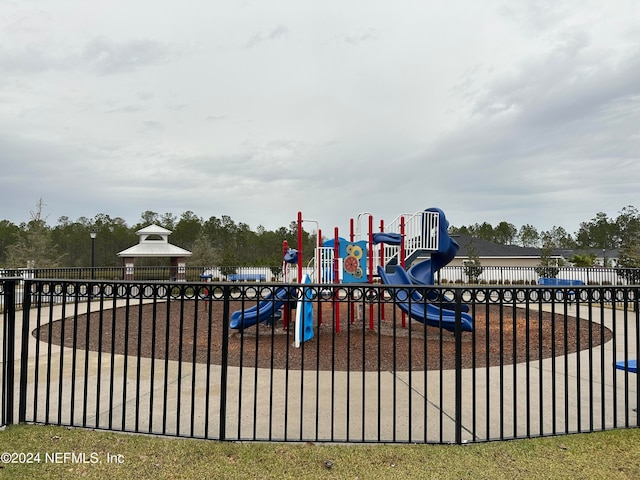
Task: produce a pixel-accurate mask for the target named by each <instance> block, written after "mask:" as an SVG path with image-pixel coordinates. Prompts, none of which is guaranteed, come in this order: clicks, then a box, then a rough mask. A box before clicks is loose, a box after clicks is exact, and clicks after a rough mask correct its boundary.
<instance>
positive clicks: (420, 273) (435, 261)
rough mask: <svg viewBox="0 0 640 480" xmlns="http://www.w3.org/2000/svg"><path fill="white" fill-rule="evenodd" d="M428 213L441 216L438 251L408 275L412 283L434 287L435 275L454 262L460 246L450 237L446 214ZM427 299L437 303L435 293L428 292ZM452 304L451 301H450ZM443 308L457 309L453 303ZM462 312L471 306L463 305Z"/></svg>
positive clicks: (412, 269)
mask: <svg viewBox="0 0 640 480" xmlns="http://www.w3.org/2000/svg"><path fill="white" fill-rule="evenodd" d="M426 211H427V212H438V213H439V214H440V222H439V223H440V228H439V231H438V235H439V242H438V250H437V251H436V252H433V253H432V254H431V258H430V259H428V260H423V261H421V262H418V263H416V264H414V265H413V266H412V267H411V268H410V269H409V270H408V271H407V274H408V275H409V278H410V279H411V283H414V284H417V285H433V284H434V283H435V274H436V272H437V271H438V270H440V269H441V268H442V267H444V266H446V265H448V264H449V262H451V260H453V259H454V258H455V256H456V254H457V253H458V249H459V248H460V246H459V245H458V243H457V242H456V241H455V240H454V239H453V238H451V237H450V236H449V222H448V221H447V219H446V217H445V216H444V212H443V211H442V210H440V209H439V208H428V209H427V210H426ZM427 298H428V299H429V300H432V301H435V300H436V299H437V294H436V293H435V292H433V291H431V292H427ZM449 302H451V300H449ZM441 307H442V308H444V309H447V310H453V309H455V305H454V304H452V303H449V304H441ZM462 311H463V312H468V311H469V305H462Z"/></svg>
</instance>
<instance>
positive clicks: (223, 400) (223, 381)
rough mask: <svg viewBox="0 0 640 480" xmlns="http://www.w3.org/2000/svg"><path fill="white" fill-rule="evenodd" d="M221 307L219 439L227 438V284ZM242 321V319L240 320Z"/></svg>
mask: <svg viewBox="0 0 640 480" xmlns="http://www.w3.org/2000/svg"><path fill="white" fill-rule="evenodd" d="M222 288H223V298H224V300H223V307H222V338H221V339H220V341H221V342H222V349H221V350H222V352H221V353H222V358H221V359H220V432H219V437H220V438H219V440H220V441H223V440H226V438H227V431H226V430H227V381H228V380H227V374H228V368H229V319H230V305H229V302H230V301H231V288H230V286H229V285H224V286H223V287H222ZM242 321H243V322H244V319H243V320H242Z"/></svg>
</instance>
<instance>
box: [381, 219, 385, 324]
mask: <svg viewBox="0 0 640 480" xmlns="http://www.w3.org/2000/svg"><path fill="white" fill-rule="evenodd" d="M383 232H384V220H382V219H380V233H383ZM384 260H385V259H384V243H381V244H380V266H381V267H382V268H384ZM380 319H381V320H384V303H383V304H382V308H381V309H380Z"/></svg>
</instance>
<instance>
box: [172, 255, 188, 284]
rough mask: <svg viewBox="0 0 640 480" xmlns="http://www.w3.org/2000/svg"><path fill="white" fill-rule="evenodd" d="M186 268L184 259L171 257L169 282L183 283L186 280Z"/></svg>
mask: <svg viewBox="0 0 640 480" xmlns="http://www.w3.org/2000/svg"><path fill="white" fill-rule="evenodd" d="M186 266H187V262H186V260H185V257H171V268H170V269H169V271H170V273H169V276H170V277H171V280H174V281H177V282H184V281H185V280H186V275H185V271H186Z"/></svg>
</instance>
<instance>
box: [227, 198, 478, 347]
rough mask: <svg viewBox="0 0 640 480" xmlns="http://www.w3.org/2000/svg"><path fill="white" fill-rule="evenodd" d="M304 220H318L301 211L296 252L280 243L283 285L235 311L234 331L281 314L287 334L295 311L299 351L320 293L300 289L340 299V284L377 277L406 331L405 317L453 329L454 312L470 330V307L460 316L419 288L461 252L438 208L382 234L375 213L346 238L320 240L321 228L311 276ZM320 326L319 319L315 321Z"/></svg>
mask: <svg viewBox="0 0 640 480" xmlns="http://www.w3.org/2000/svg"><path fill="white" fill-rule="evenodd" d="M363 217H367V218H368V232H367V235H366V238H363V237H365V236H364V235H363V233H362V228H361V227H362V226H361V220H362V219H363ZM305 221H306V222H313V223H316V225H317V222H316V221H314V220H304V219H303V217H302V213H301V212H298V219H297V225H298V245H297V249H294V248H291V247H290V246H289V244H288V243H287V241H286V240H285V241H284V242H283V279H284V282H283V285H282V286H281V287H278V288H277V289H276V290H275V291H273V292H270V293H269V294H267V295H266V296H265V297H264V298H263V299H262V300H261V301H260V302H259V303H258V304H257V305H255V306H253V307H251V308H248V309H244V310H238V311H236V312H234V313H233V314H232V317H231V322H230V328H232V329H238V330H242V329H244V328H247V327H250V326H254V325H256V324H257V323H261V322H266V321H274V320H276V319H279V318H281V317H282V319H283V327H284V328H285V329H286V328H287V327H288V324H289V322H290V320H291V309H292V308H295V309H296V330H295V332H296V334H295V343H296V346H299V345H300V343H302V342H304V341H307V340H309V339H310V338H312V337H313V327H312V325H313V309H312V308H311V301H310V300H312V299H313V295H315V294H316V293H317V288H316V289H315V290H314V289H313V288H311V287H303V288H300V287H297V286H295V285H296V284H298V283H304V284H309V283H311V282H312V281H313V282H314V283H315V284H316V285H332V286H333V287H331V288H332V289H333V290H331V289H329V290H328V291H329V296H335V295H336V294H337V292H336V287H335V285H337V284H340V283H348V284H354V283H369V284H373V283H374V282H376V281H378V280H379V281H381V282H382V283H384V284H385V285H389V286H390V288H389V290H388V294H389V295H390V296H391V297H392V298H393V299H394V301H395V304H396V305H397V306H398V307H399V308H400V310H401V311H402V312H403V317H402V323H403V327H405V326H406V323H405V315H408V316H409V317H410V318H412V319H414V320H416V321H418V322H421V323H426V324H427V325H430V326H434V327H439V328H442V329H445V330H448V331H451V332H454V331H455V328H456V315H459V316H461V329H462V331H471V330H472V329H473V319H472V318H471V315H470V314H469V313H468V309H467V308H466V306H465V305H460V306H459V307H458V308H459V310H460V311H459V312H458V313H456V311H455V310H456V306H455V304H454V303H453V302H452V301H451V299H444V300H445V301H442V299H438V298H437V297H438V295H437V294H436V292H435V291H429V290H428V289H425V288H422V287H424V286H428V285H434V283H435V276H436V274H437V272H438V271H439V270H440V269H441V268H442V267H444V266H445V265H447V264H448V263H449V262H451V260H452V259H453V258H454V257H455V255H456V253H457V251H458V244H457V243H456V242H455V240H453V239H452V238H451V237H450V236H449V234H448V227H449V222H448V221H447V219H446V217H445V214H444V212H443V211H442V210H440V209H439V208H428V209H426V210H424V211H419V212H416V213H414V214H408V215H399V216H398V217H397V218H396V219H395V220H393V221H392V222H391V223H390V224H389V225H388V226H387V227H386V228H385V224H384V221H383V220H381V221H380V231H379V232H374V231H373V215H371V214H370V213H368V212H367V213H362V214H360V215H358V217H357V219H356V220H354V219H351V221H350V232H349V239H348V240H347V239H345V238H343V237H341V236H340V235H339V231H338V228H337V227H336V228H335V229H334V236H333V238H331V239H328V240H325V241H322V231H321V230H320V229H319V228H318V229H317V239H318V245H317V247H316V248H315V252H314V256H313V257H312V258H311V260H310V261H309V265H310V266H312V267H313V268H312V270H313V278H311V277H310V276H309V275H304V276H303V273H302V272H303V251H302V238H303V235H302V228H303V223H304V222H305ZM293 269H295V271H296V275H295V276H294V275H293V272H292V270H293ZM298 280H300V281H299V282H298ZM391 287H392V288H391ZM320 288H321V287H320ZM327 288H329V287H327ZM421 292H424V293H421ZM294 305H295V307H294ZM369 313H370V314H369V327H370V329H373V328H374V321H373V305H371V308H370V312H369ZM337 315H338V316H337V318H336V331H339V329H340V318H339V313H337ZM351 317H352V318H353V317H354V316H353V315H352V316H351ZM321 321H322V320H321V318H319V319H318V323H321Z"/></svg>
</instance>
